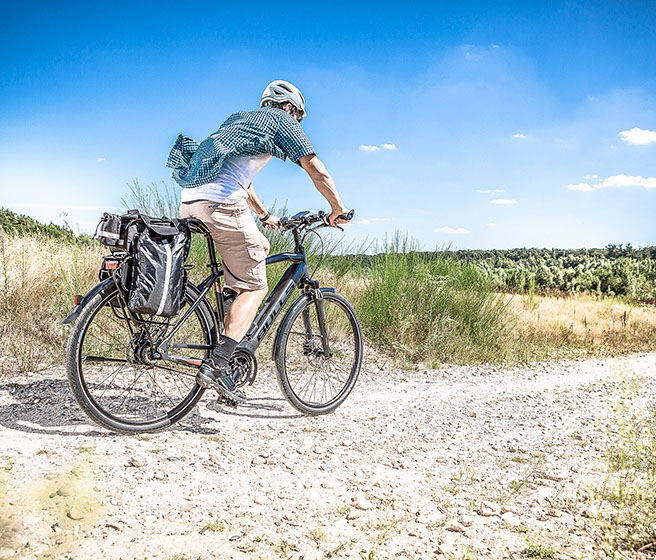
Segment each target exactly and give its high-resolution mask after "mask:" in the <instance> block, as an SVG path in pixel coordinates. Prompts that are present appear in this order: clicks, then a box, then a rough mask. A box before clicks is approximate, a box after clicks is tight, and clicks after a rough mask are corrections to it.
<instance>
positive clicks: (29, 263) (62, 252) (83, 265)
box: [0, 230, 103, 372]
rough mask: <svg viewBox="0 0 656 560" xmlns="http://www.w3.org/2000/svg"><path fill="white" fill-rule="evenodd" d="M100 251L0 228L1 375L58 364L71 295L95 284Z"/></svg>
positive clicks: (64, 340) (95, 248) (60, 359)
mask: <svg viewBox="0 0 656 560" xmlns="http://www.w3.org/2000/svg"><path fill="white" fill-rule="evenodd" d="M102 255H103V251H102V249H101V248H100V247H95V246H83V245H74V244H71V243H67V242H62V241H57V240H54V239H50V238H45V237H40V236H26V237H10V236H6V235H4V234H3V233H2V231H1V230H0V360H1V361H0V371H3V370H17V371H21V372H23V371H38V370H40V369H44V368H46V367H49V366H51V365H53V364H55V363H61V362H62V361H63V356H64V348H65V345H66V335H67V333H66V331H65V328H64V327H63V325H61V320H62V319H63V318H64V317H65V316H66V315H67V314H68V311H70V309H72V307H73V303H72V298H73V295H74V294H76V293H83V294H84V293H86V291H87V290H88V289H89V288H90V287H92V286H93V285H94V284H95V283H96V282H97V281H98V278H97V274H98V268H99V267H100V263H101V257H102Z"/></svg>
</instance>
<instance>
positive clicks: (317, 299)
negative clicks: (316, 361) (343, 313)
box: [303, 280, 332, 358]
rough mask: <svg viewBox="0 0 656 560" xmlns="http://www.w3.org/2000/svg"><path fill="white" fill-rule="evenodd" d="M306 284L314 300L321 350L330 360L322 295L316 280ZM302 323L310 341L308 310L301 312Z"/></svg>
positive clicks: (310, 327)
mask: <svg viewBox="0 0 656 560" xmlns="http://www.w3.org/2000/svg"><path fill="white" fill-rule="evenodd" d="M307 284H308V285H309V286H310V289H311V291H312V299H313V300H314V307H315V309H316V310H317V323H318V324H319V333H320V334H321V348H322V350H323V356H324V358H330V357H331V356H332V352H331V351H330V342H329V340H328V328H327V327H326V315H325V313H324V309H323V293H322V292H321V290H320V289H319V282H317V281H316V280H308V281H307ZM303 323H304V324H305V333H306V335H307V336H308V338H309V339H310V340H312V337H313V333H312V325H311V324H310V312H309V310H308V309H305V310H304V311H303Z"/></svg>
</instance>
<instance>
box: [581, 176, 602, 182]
mask: <svg viewBox="0 0 656 560" xmlns="http://www.w3.org/2000/svg"><path fill="white" fill-rule="evenodd" d="M583 178H584V179H585V180H586V181H587V180H588V179H598V178H599V176H598V175H584V176H583Z"/></svg>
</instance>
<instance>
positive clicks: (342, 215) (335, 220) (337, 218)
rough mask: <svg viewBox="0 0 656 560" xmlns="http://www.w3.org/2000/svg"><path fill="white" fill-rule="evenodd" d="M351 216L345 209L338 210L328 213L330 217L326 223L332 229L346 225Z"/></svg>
mask: <svg viewBox="0 0 656 560" xmlns="http://www.w3.org/2000/svg"><path fill="white" fill-rule="evenodd" d="M349 214H350V215H349ZM352 216H353V215H352V214H351V213H350V212H349V211H348V210H347V209H346V208H338V209H337V210H333V211H332V212H331V213H330V216H328V223H329V224H330V225H331V226H333V227H337V226H338V224H346V223H348V222H349V220H350V219H351V218H352Z"/></svg>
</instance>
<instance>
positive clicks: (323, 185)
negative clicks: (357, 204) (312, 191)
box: [299, 154, 348, 226]
mask: <svg viewBox="0 0 656 560" xmlns="http://www.w3.org/2000/svg"><path fill="white" fill-rule="evenodd" d="M299 163H300V164H301V167H302V168H303V169H305V171H306V172H307V174H308V175H309V176H310V179H312V182H313V183H314V186H315V187H317V190H318V191H319V192H320V193H321V194H322V195H323V196H324V198H325V199H326V200H327V201H328V204H330V208H331V210H332V212H331V213H330V216H329V217H328V220H329V221H330V224H331V225H333V226H334V225H335V224H336V223H337V224H343V223H346V221H347V220H344V219H341V218H338V217H337V216H339V215H340V214H346V213H347V212H348V210H347V209H346V208H344V204H343V203H342V199H341V198H340V197H339V193H338V192H337V187H336V186H335V181H333V178H332V177H331V176H330V173H328V170H327V169H326V166H325V165H324V164H323V163H322V162H321V160H320V159H319V158H318V157H317V156H315V155H314V154H310V155H309V156H303V157H302V158H301V159H300V161H299Z"/></svg>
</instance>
